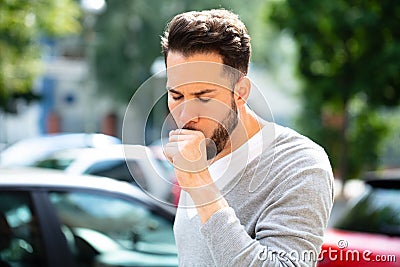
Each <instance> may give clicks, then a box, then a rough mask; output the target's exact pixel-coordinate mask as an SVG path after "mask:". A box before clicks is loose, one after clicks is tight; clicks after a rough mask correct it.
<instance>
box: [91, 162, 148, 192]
mask: <svg viewBox="0 0 400 267" xmlns="http://www.w3.org/2000/svg"><path fill="white" fill-rule="evenodd" d="M127 164H129V168H128V165H127ZM131 172H132V174H131ZM85 174H91V175H97V176H105V177H109V178H113V179H116V180H119V181H126V182H130V183H136V184H137V182H136V181H139V183H140V185H141V186H143V187H144V188H147V187H146V179H145V176H144V173H143V171H142V169H141V168H140V166H139V164H138V163H137V162H136V161H134V160H130V161H128V162H126V161H125V160H103V161H100V162H96V163H95V164H93V165H92V166H90V167H89V168H88V169H87V170H86V171H85ZM132 175H133V177H135V179H133V178H132Z"/></svg>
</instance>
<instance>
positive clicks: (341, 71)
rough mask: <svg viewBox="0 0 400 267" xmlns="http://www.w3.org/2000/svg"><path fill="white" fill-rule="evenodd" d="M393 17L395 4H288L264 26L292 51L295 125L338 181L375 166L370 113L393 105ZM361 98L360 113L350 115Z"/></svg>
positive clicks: (399, 62) (374, 0) (376, 136)
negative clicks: (298, 93) (298, 89)
mask: <svg viewBox="0 0 400 267" xmlns="http://www.w3.org/2000/svg"><path fill="white" fill-rule="evenodd" d="M399 15H400V2H398V1H396V0H388V1H380V0H371V1H361V0H351V1H348V0H337V1H316V0H307V1H295V0H287V1H277V2H275V3H274V5H273V8H272V9H271V13H270V19H271V21H273V22H274V23H275V24H276V25H277V26H278V27H279V28H280V29H287V30H289V32H290V33H291V34H292V36H293V38H294V39H295V40H296V42H297V45H298V52H299V60H298V66H297V69H298V72H299V75H300V77H301V79H302V80H303V85H304V86H303V88H302V98H303V102H304V110H303V113H302V114H301V117H300V119H299V121H300V126H301V128H302V129H303V130H304V132H305V133H306V134H308V135H310V136H311V137H312V138H314V139H315V140H317V141H318V142H319V143H321V144H322V145H323V146H324V147H325V148H326V149H327V150H328V153H329V154H330V156H331V158H332V162H333V165H334V167H335V169H336V170H338V171H339V175H341V176H342V177H343V178H345V179H346V178H348V177H351V176H354V175H357V174H358V173H359V172H360V171H362V170H364V169H368V168H374V167H376V164H377V160H378V153H379V147H380V145H381V140H382V138H383V137H384V135H385V133H386V126H385V122H384V121H380V120H379V119H378V117H377V113H376V110H377V109H379V108H380V107H382V106H392V107H396V106H398V105H399V99H400V75H399V73H400V31H399V29H400V20H399V19H398V17H399ZM360 95H362V96H363V101H364V107H363V109H362V110H360V112H357V113H352V114H349V110H350V109H351V105H352V102H353V101H354V100H355V99H356V98H357V97H358V96H360ZM327 118H329V119H331V120H333V121H329V120H327ZM335 120H336V121H335Z"/></svg>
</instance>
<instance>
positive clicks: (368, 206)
mask: <svg viewBox="0 0 400 267" xmlns="http://www.w3.org/2000/svg"><path fill="white" fill-rule="evenodd" d="M399 195H400V189H396V188H369V190H367V192H366V193H365V194H364V195H363V196H362V197H360V198H359V199H358V200H357V201H356V202H355V203H354V204H352V205H350V206H349V207H348V209H347V211H346V212H345V213H344V215H343V216H342V219H341V220H339V221H338V222H337V224H336V225H335V227H336V228H339V229H344V230H350V231H360V232H369V233H381V234H387V235H395V236H400V228H399V225H400V202H399Z"/></svg>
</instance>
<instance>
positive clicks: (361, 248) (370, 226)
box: [318, 172, 400, 267]
mask: <svg viewBox="0 0 400 267" xmlns="http://www.w3.org/2000/svg"><path fill="white" fill-rule="evenodd" d="M393 174H394V173H393V172H391V176H390V177H389V176H383V177H381V178H378V177H376V175H375V176H371V175H369V180H368V181H366V191H365V193H364V194H362V196H361V197H359V198H357V199H355V200H354V201H351V202H350V203H348V206H347V207H346V210H345V212H344V213H343V215H342V217H341V219H339V220H338V221H337V222H336V223H335V224H334V225H333V227H332V228H330V229H328V231H327V232H326V234H325V239H324V243H323V246H322V251H321V254H320V256H319V260H320V261H319V263H318V266H319V267H325V266H342V267H346V266H352V267H368V266H375V267H379V266H382V267H392V266H393V267H394V266H400V172H398V173H397V175H393ZM372 178H373V179H372Z"/></svg>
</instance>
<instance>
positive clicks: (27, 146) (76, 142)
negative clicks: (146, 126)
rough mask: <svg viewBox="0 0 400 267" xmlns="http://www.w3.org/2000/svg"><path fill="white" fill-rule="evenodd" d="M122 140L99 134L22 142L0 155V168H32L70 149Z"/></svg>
mask: <svg viewBox="0 0 400 267" xmlns="http://www.w3.org/2000/svg"><path fill="white" fill-rule="evenodd" d="M120 143H121V140H120V139H118V138H116V137H113V136H109V135H105V134H98V133H91V134H89V133H61V134H47V135H41V136H37V137H32V138H27V139H23V140H20V141H18V142H16V143H14V144H12V145H10V146H8V147H6V148H5V149H4V150H3V151H2V152H1V153H0V167H1V168H5V167H6V168H8V167H22V166H32V165H33V164H34V163H35V162H37V161H39V160H41V159H43V158H45V157H47V156H49V155H51V154H53V153H54V152H56V151H61V150H64V149H70V148H81V147H104V146H107V145H110V144H120Z"/></svg>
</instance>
